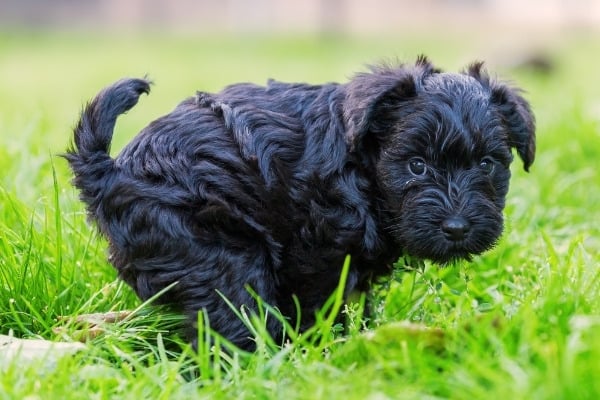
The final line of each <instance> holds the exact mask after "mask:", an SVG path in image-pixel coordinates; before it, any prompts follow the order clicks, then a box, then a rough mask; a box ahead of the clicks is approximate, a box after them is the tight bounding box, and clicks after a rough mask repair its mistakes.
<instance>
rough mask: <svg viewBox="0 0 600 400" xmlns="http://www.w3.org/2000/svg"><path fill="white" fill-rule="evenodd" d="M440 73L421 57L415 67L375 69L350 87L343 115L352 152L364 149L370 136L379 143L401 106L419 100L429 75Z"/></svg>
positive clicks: (360, 76)
mask: <svg viewBox="0 0 600 400" xmlns="http://www.w3.org/2000/svg"><path fill="white" fill-rule="evenodd" d="M434 72H438V70H437V69H436V68H435V67H434V66H433V65H432V64H431V63H430V62H429V61H428V60H427V58H425V57H423V56H421V57H419V58H418V59H417V62H416V63H415V65H414V66H404V65H401V66H399V67H391V66H386V65H384V66H377V67H371V72H369V73H361V74H358V75H356V76H355V77H354V78H353V79H352V80H351V81H350V82H349V83H348V84H347V85H346V97H345V100H344V106H343V112H344V120H345V123H346V140H347V142H348V144H349V145H350V149H351V151H353V150H356V149H359V148H361V147H362V142H363V141H364V140H365V139H366V137H367V136H369V137H370V138H371V139H375V140H377V139H378V138H379V137H380V136H381V135H384V134H385V133H386V131H387V129H388V128H389V127H390V125H391V124H392V123H393V119H394V116H393V111H394V110H396V109H397V107H398V104H399V103H400V102H403V101H406V100H408V99H410V98H413V97H416V96H417V92H418V88H419V87H420V86H421V84H422V81H423V79H424V77H425V76H426V75H429V74H432V73H434Z"/></svg>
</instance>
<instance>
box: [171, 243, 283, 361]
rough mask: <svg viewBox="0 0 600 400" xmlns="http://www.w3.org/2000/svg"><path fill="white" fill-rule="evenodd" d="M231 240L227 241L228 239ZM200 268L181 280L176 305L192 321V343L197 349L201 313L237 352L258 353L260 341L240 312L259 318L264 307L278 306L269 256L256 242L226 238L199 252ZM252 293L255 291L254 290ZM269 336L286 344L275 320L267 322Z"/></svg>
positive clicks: (268, 319)
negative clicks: (264, 304) (255, 337)
mask: <svg viewBox="0 0 600 400" xmlns="http://www.w3.org/2000/svg"><path fill="white" fill-rule="evenodd" d="M223 236H227V237H223ZM194 253H195V256H196V257H197V260H198V265H197V266H195V267H193V268H190V270H189V272H188V273H187V274H186V275H185V276H184V277H182V279H180V281H179V283H178V285H177V289H176V292H177V295H176V296H177V299H176V301H177V302H178V303H179V305H181V306H182V308H183V311H184V313H185V314H186V316H187V317H188V332H187V334H188V335H189V339H190V340H191V341H192V344H193V345H194V347H195V348H198V346H197V341H198V340H204V338H198V327H197V321H198V313H199V312H203V313H205V315H206V316H207V317H208V325H209V326H210V328H211V329H212V330H214V331H216V332H217V333H219V334H220V335H221V336H223V337H225V338H226V339H227V340H229V341H230V342H232V343H233V344H234V345H236V346H237V347H239V348H241V349H244V350H248V351H253V350H254V349H255V341H254V338H253V337H252V336H253V334H252V329H251V328H249V327H248V326H247V322H248V321H244V320H243V319H242V318H240V316H239V315H237V314H238V311H239V312H241V313H242V314H247V315H248V316H251V315H252V314H254V315H258V314H259V310H258V307H259V305H258V304H257V299H256V298H255V296H258V297H260V299H261V301H263V302H264V303H266V304H268V305H270V306H276V304H275V299H276V280H275V276H274V273H273V270H272V264H271V262H270V260H269V256H268V252H266V251H265V249H264V248H262V246H261V245H260V244H257V243H256V241H255V240H254V241H251V240H250V239H249V238H243V239H240V238H239V237H235V238H234V237H232V236H231V235H224V234H223V233H222V232H221V233H220V234H218V235H216V236H215V237H214V239H212V240H210V241H205V242H204V243H202V244H200V245H199V246H197V247H196V249H195V252H194ZM249 289H250V290H249ZM265 322H266V327H265V328H266V330H267V332H268V333H269V334H270V335H271V337H272V338H273V339H274V340H275V341H279V340H280V339H281V332H282V326H281V322H280V321H279V320H278V319H277V318H275V317H274V316H267V317H266V319H265Z"/></svg>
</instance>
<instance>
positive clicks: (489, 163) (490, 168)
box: [479, 157, 495, 175]
mask: <svg viewBox="0 0 600 400" xmlns="http://www.w3.org/2000/svg"><path fill="white" fill-rule="evenodd" d="M494 167H495V163H494V160H492V159H491V158H489V157H485V158H484V159H482V160H481V161H480V162H479V168H480V169H481V170H482V171H483V173H484V174H486V175H491V174H492V172H494Z"/></svg>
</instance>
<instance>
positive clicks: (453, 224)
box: [442, 217, 471, 241]
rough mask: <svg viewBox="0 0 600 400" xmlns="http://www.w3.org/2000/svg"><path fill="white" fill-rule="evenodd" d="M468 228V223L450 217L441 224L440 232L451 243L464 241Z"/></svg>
mask: <svg viewBox="0 0 600 400" xmlns="http://www.w3.org/2000/svg"><path fill="white" fill-rule="evenodd" d="M470 228H471V225H469V221H467V220H466V219H464V218H463V217H450V218H446V219H445V220H444V221H443V222H442V231H443V232H444V234H445V235H446V238H448V239H449V240H453V241H458V240H462V239H464V238H465V235H466V233H467V232H469V229H470Z"/></svg>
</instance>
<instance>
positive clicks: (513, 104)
mask: <svg viewBox="0 0 600 400" xmlns="http://www.w3.org/2000/svg"><path fill="white" fill-rule="evenodd" d="M491 102H492V104H495V105H496V106H497V107H498V110H499V111H500V114H501V115H502V116H503V118H504V121H505V123H506V125H507V127H508V132H509V133H508V138H509V142H510V143H509V144H510V146H511V147H514V148H516V149H517V154H519V157H521V160H523V168H525V171H529V167H530V166H531V164H533V160H534V159H535V118H534V116H533V112H532V111H531V107H530V106H529V103H528V102H527V101H526V100H525V99H524V98H523V96H521V94H520V91H519V90H517V89H513V88H510V87H508V86H507V85H504V84H499V83H495V84H493V85H492V96H491Z"/></svg>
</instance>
